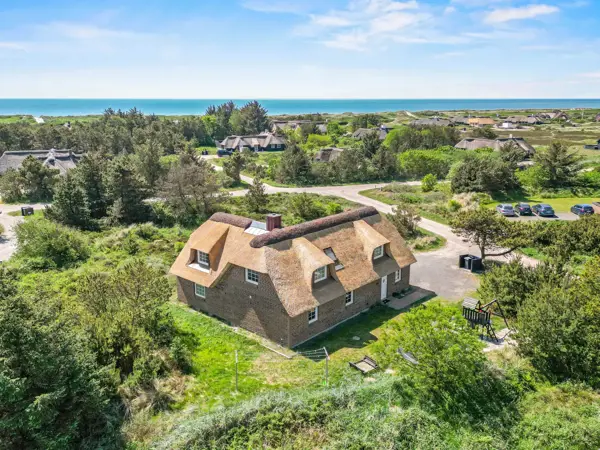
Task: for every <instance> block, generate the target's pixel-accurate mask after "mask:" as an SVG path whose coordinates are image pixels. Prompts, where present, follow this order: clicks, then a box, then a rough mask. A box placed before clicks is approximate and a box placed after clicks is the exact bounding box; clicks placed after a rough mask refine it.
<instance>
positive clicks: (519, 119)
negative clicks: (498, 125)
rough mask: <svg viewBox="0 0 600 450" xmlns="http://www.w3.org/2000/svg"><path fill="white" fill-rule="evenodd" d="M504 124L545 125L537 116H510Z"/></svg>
mask: <svg viewBox="0 0 600 450" xmlns="http://www.w3.org/2000/svg"><path fill="white" fill-rule="evenodd" d="M504 122H507V123H511V124H516V125H537V124H540V123H543V122H542V120H541V119H540V118H539V117H537V116H510V117H507V118H506V119H505V120H504Z"/></svg>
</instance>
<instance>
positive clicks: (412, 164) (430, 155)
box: [398, 150, 453, 179]
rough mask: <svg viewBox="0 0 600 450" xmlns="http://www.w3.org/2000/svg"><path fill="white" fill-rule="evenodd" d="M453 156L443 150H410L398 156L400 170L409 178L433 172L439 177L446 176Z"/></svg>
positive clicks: (420, 176)
mask: <svg viewBox="0 0 600 450" xmlns="http://www.w3.org/2000/svg"><path fill="white" fill-rule="evenodd" d="M452 163H453V158H452V156H451V154H450V153H448V152H446V151H442V150H408V151H406V152H404V153H402V154H400V155H399V156H398V164H399V168H400V172H401V173H402V174H403V175H404V176H406V177H408V178H415V179H417V178H422V177H424V176H425V175H427V174H433V175H435V176H436V177H437V178H438V179H444V178H446V175H448V172H449V171H450V167H451V166H452Z"/></svg>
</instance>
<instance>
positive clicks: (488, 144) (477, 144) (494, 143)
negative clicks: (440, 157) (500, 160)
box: [454, 136, 535, 158]
mask: <svg viewBox="0 0 600 450" xmlns="http://www.w3.org/2000/svg"><path fill="white" fill-rule="evenodd" d="M510 142H512V143H513V144H515V145H517V146H519V147H521V148H522V149H523V150H525V152H526V153H527V157H528V158H531V157H532V156H533V155H534V154H535V148H533V146H531V145H530V144H529V143H528V142H527V141H526V140H525V139H523V138H520V137H512V136H511V137H507V138H497V139H485V138H465V139H463V140H462V141H460V142H459V143H458V144H456V145H455V146H454V147H455V148H460V149H462V150H477V149H478V148H492V149H494V150H495V151H499V150H500V149H501V148H502V147H504V146H505V145H506V144H508V143H510Z"/></svg>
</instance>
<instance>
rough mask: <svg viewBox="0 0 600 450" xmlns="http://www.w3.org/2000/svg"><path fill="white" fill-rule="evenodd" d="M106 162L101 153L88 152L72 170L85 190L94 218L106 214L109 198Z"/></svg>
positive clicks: (99, 217)
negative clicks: (106, 184)
mask: <svg viewBox="0 0 600 450" xmlns="http://www.w3.org/2000/svg"><path fill="white" fill-rule="evenodd" d="M105 164H106V162H105V160H103V159H102V158H101V157H100V156H99V155H96V154H87V155H86V156H84V157H83V158H82V159H81V161H79V164H78V165H77V167H76V168H75V169H73V171H72V173H73V174H74V175H75V176H76V177H77V178H78V180H79V184H80V186H81V188H82V189H83V191H84V192H85V196H86V198H87V201H88V206H89V209H90V214H91V216H92V218H94V219H101V218H102V217H104V216H106V209H107V203H108V199H107V197H106V187H105V185H104V176H105V171H104V166H105Z"/></svg>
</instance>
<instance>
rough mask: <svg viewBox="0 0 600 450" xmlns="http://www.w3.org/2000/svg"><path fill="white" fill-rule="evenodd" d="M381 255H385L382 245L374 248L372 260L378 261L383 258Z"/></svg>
mask: <svg viewBox="0 0 600 450" xmlns="http://www.w3.org/2000/svg"><path fill="white" fill-rule="evenodd" d="M380 252H381V253H380ZM383 255H385V249H384V248H383V245H380V246H379V247H375V249H374V250H373V259H379V258H381V257H383Z"/></svg>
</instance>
